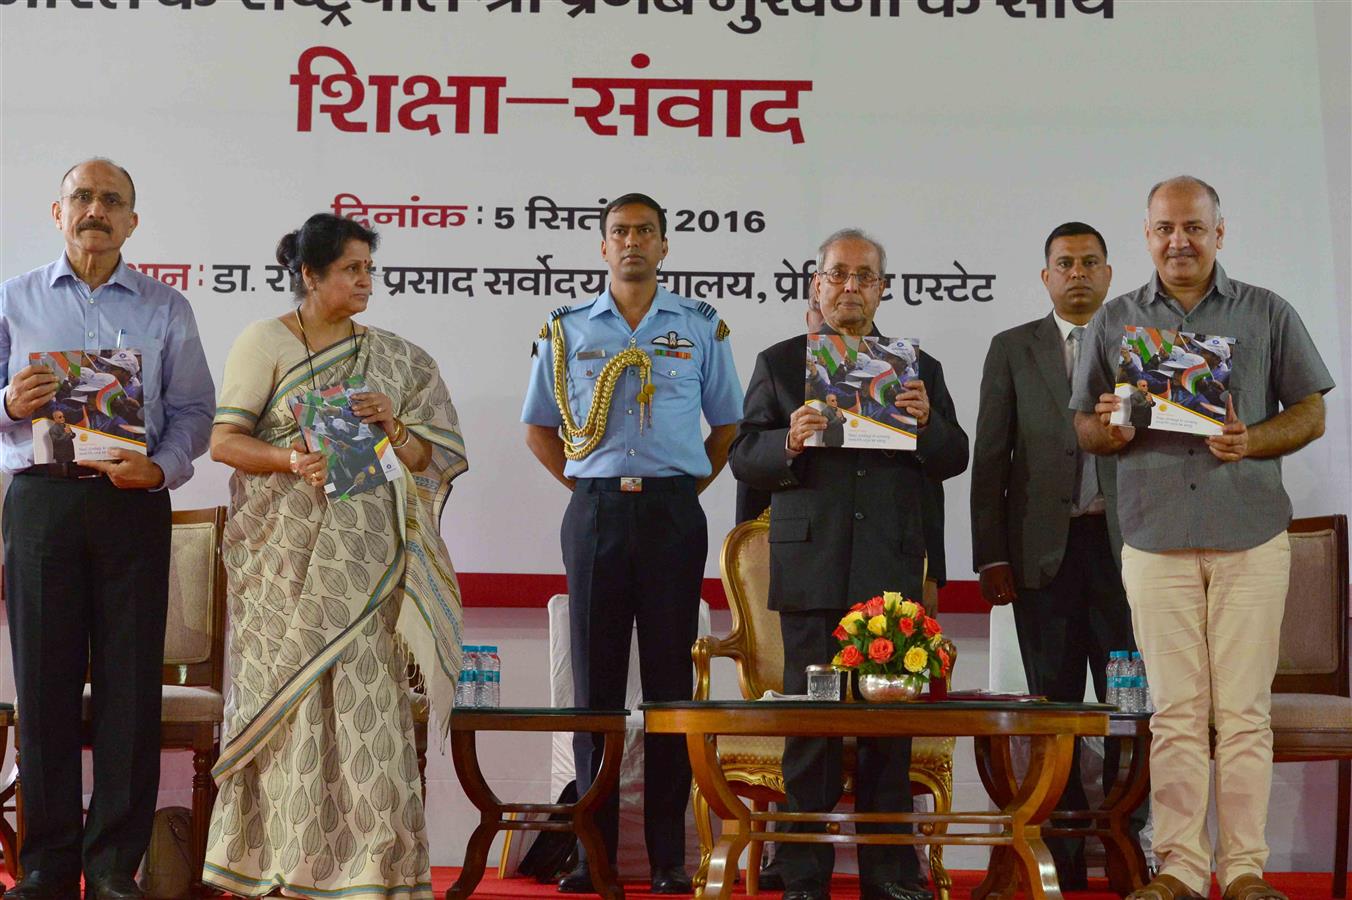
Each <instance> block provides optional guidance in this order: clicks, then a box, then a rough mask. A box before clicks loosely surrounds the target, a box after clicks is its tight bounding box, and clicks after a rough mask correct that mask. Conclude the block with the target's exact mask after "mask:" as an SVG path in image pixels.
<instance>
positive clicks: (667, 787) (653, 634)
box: [561, 477, 709, 868]
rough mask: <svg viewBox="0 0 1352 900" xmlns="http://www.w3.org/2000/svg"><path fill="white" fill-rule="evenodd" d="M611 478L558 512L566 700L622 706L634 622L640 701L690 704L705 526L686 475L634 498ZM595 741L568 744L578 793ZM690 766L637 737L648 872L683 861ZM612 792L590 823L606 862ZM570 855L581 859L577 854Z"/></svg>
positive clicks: (615, 809)
mask: <svg viewBox="0 0 1352 900" xmlns="http://www.w3.org/2000/svg"><path fill="white" fill-rule="evenodd" d="M617 482H618V479H613V478H611V479H579V481H578V483H577V487H576V488H575V489H574V491H573V497H572V500H570V501H569V503H568V510H567V512H565V513H564V516H563V528H562V534H561V541H562V544H563V565H564V568H565V569H566V571H567V573H568V610H569V625H570V630H571V640H572V646H571V652H572V663H573V703H574V704H575V705H576V706H580V707H585V708H589V709H623V708H624V704H625V686H626V684H627V681H628V677H629V644H630V640H631V637H632V635H633V629H634V624H635V622H637V624H638V648H639V649H638V654H639V658H638V662H639V676H640V679H641V681H642V685H643V697H644V699H645V700H689V699H690V695H691V685H692V668H691V662H690V646H691V645H692V644H693V643H694V642H695V638H696V637H697V636H698V635H696V633H695V632H696V629H697V628H698V622H699V599H700V596H699V594H700V586H701V584H702V583H703V580H704V560H705V557H706V556H707V554H708V548H709V536H708V526H707V524H706V522H705V518H704V510H703V509H702V508H701V507H700V505H699V497H698V495H697V493H696V491H695V479H694V478H687V477H679V478H657V479H654V478H645V479H643V491H642V492H641V493H625V492H621V491H620V490H619V488H618V483H617ZM601 748H602V739H601V736H600V735H596V734H588V733H584V732H580V733H578V734H575V735H574V736H573V755H574V759H575V761H576V763H577V787H578V793H579V794H580V793H581V792H582V791H585V790H586V789H587V788H588V787H589V786H590V785H591V783H592V780H593V779H594V778H595V777H596V772H597V771H598V770H599V768H600V765H601ZM689 796H690V758H689V757H688V756H687V755H686V749H685V741H684V740H683V739H682V738H681V736H680V735H651V734H649V735H644V738H643V835H644V839H645V841H646V843H647V847H648V862H649V864H650V865H652V866H653V867H664V868H665V867H669V866H679V865H681V864H682V863H683V862H684V859H685V807H686V803H687V802H688V800H689ZM619 804H620V798H619V796H618V794H612V795H611V797H610V798H609V799H608V800H607V801H606V802H605V803H604V804H603V805H602V807H601V809H600V811H599V812H598V814H597V825H598V826H599V827H600V830H601V836H602V837H603V838H604V840H605V843H606V850H607V852H608V854H609V855H610V858H611V861H612V862H613V861H614V859H615V851H616V847H617V845H618V842H619ZM578 852H579V854H580V855H582V856H584V857H585V853H584V851H583V850H582V848H581V846H579V848H578Z"/></svg>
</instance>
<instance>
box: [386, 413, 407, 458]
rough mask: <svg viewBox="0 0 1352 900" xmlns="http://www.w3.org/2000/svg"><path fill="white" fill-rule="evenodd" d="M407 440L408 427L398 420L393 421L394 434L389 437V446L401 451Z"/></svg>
mask: <svg viewBox="0 0 1352 900" xmlns="http://www.w3.org/2000/svg"><path fill="white" fill-rule="evenodd" d="M408 439H409V433H408V426H406V425H405V424H404V423H403V422H400V421H399V420H398V419H395V420H394V434H392V435H390V446H391V447H393V448H394V449H395V450H400V449H403V447H404V445H405V444H407V443H408Z"/></svg>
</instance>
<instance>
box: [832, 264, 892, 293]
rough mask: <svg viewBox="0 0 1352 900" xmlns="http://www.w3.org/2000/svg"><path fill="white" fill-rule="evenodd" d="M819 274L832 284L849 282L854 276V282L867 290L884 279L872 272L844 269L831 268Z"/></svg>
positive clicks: (861, 288)
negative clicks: (847, 270)
mask: <svg viewBox="0 0 1352 900" xmlns="http://www.w3.org/2000/svg"><path fill="white" fill-rule="evenodd" d="M818 274H819V275H821V276H822V277H823V278H825V279H826V280H827V281H829V282H831V284H848V283H849V281H850V279H851V278H853V279H854V283H855V284H856V285H858V286H859V289H860V290H867V289H869V288H871V287H873V286H874V285H875V284H877V283H878V282H880V281H882V278H881V277H879V276H877V275H874V274H873V273H872V272H846V271H845V270H844V269H831V270H830V271H828V272H819V273H818Z"/></svg>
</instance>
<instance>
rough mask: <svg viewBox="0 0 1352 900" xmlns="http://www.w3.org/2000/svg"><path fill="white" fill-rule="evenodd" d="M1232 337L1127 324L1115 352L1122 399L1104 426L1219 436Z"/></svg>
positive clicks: (1117, 391)
mask: <svg viewBox="0 0 1352 900" xmlns="http://www.w3.org/2000/svg"><path fill="white" fill-rule="evenodd" d="M1234 345H1235V340H1234V338H1228V337H1220V336H1219V335H1214V334H1213V335H1206V334H1197V333H1194V332H1190V331H1169V330H1167V329H1162V328H1145V327H1142V326H1137V325H1128V326H1127V327H1126V328H1125V329H1123V333H1122V342H1121V344H1120V346H1119V348H1118V361H1117V378H1116V387H1115V388H1114V391H1113V393H1115V394H1116V395H1117V396H1118V397H1121V398H1122V403H1121V405H1120V406H1119V407H1118V408H1117V409H1116V410H1115V411H1114V412H1113V414H1112V417H1111V418H1110V419H1109V423H1110V424H1112V425H1129V426H1132V427H1135V428H1155V429H1159V430H1161V431H1177V432H1182V433H1184V434H1202V435H1214V434H1220V433H1221V432H1222V430H1223V428H1224V425H1225V417H1226V402H1227V401H1228V400H1229V399H1230V371H1231V368H1232V366H1233V364H1234V355H1235V354H1234Z"/></svg>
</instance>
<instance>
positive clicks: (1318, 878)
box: [0, 866, 1333, 900]
mask: <svg viewBox="0 0 1352 900" xmlns="http://www.w3.org/2000/svg"><path fill="white" fill-rule="evenodd" d="M459 874H460V869H459V868H455V867H451V866H436V867H434V868H433V869H432V885H433V887H434V888H435V889H436V894H437V896H438V897H440V896H441V895H442V894H444V893H445V891H446V889H447V888H448V887H450V886H451V884H452V883H453V882H454V881H455V879H456V878H457V877H458V876H459ZM951 874H952V876H953V900H966V898H967V897H969V896H970V892H971V890H972V888H974V887H976V885H977V884H978V883H979V882H980V881H981V877H982V875H983V874H984V873H981V872H953V873H951ZM1269 878H1270V880H1271V882H1272V884H1273V885H1274V886H1275V887H1276V888H1278V889H1279V890H1282V891H1285V892H1286V894H1287V895H1288V896H1289V897H1290V898H1291V900H1329V898H1330V897H1332V895H1333V879H1332V876H1330V875H1329V874H1328V873H1327V872H1277V873H1272V874H1271V875H1270V876H1269ZM0 884H3V885H5V886H6V887H9V886H10V885H11V884H12V881H11V879H10V878H9V877H8V876H7V875H5V876H0ZM1089 884H1090V887H1091V890H1088V891H1068V892H1067V893H1066V894H1065V895H1064V896H1066V897H1073V898H1076V900H1118V898H1117V895H1116V894H1114V893H1112V892H1111V891H1109V890H1108V887H1107V882H1105V881H1103V880H1102V879H1090V881H1089ZM624 894H625V897H627V898H636V897H658V896H661V895H658V894H652V893H649V892H648V884H647V882H646V881H633V880H631V881H626V882H625V883H624ZM474 896H475V897H495V898H509V897H510V898H521V900H525V898H532V897H535V898H540V897H558V896H560V894H559V893H558V891H557V890H555V888H554V885H552V884H537V883H535V882H534V881H532V880H530V879H527V878H508V879H503V880H499V879H498V877H497V870H496V869H493V870H492V871H491V872H488V873H485V875H484V880H483V881H481V882H480V883H479V887H478V889H477V890H475V892H474ZM568 896H579V897H585V896H592V895H586V894H577V895H568ZM733 896H734V897H745V896H746V894H745V893H743V892H742V891H740V890H739V891H736V892H734V893H733ZM757 896H758V897H763V898H765V900H778V898H779V897H780V894H779V892H778V891H762V892H761V893H760V894H758V895H757ZM1220 896H1221V891H1220V888H1219V887H1216V886H1214V885H1213V886H1212V890H1211V898H1212V900H1220ZM858 897H859V882H858V881H857V880H856V879H855V878H853V877H850V876H839V877H837V878H836V879H835V880H834V881H832V882H831V898H832V900H858Z"/></svg>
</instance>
